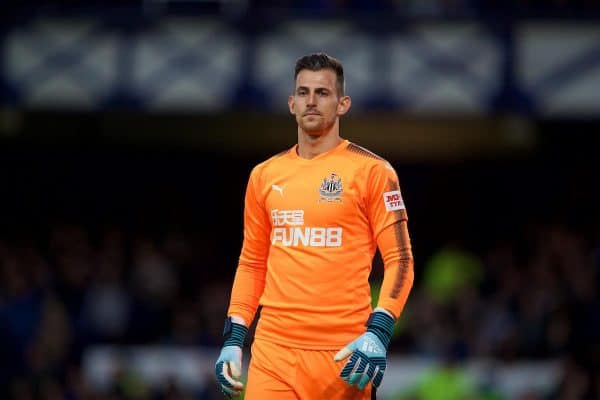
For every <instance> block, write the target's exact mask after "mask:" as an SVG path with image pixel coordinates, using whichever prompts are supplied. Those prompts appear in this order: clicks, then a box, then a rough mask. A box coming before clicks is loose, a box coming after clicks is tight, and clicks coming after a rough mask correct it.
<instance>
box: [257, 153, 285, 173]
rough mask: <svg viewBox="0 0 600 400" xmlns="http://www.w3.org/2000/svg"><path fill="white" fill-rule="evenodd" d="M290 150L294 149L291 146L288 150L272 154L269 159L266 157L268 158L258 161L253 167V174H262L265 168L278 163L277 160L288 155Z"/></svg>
mask: <svg viewBox="0 0 600 400" xmlns="http://www.w3.org/2000/svg"><path fill="white" fill-rule="evenodd" d="M290 151H292V149H291V148H290V149H287V150H284V151H281V152H279V153H277V154H275V155H274V156H271V157H269V158H268V159H266V160H264V161H262V162H260V163H258V164H257V165H256V166H254V168H253V169H252V174H253V175H257V174H261V173H262V172H263V171H264V170H265V169H268V167H270V166H272V165H274V164H277V162H278V161H280V160H281V159H282V158H283V157H285V156H286V155H288V154H289V153H290Z"/></svg>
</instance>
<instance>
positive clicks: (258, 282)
mask: <svg viewBox="0 0 600 400" xmlns="http://www.w3.org/2000/svg"><path fill="white" fill-rule="evenodd" d="M265 275H266V269H264V268H260V267H256V266H251V265H248V264H245V263H240V264H239V265H238V268H237V271H236V273H235V279H234V281H233V288H232V290H231V300H230V302H229V310H228V311H227V315H228V316H231V317H237V318H241V319H242V320H243V322H244V325H246V326H250V324H251V323H252V321H253V320H254V315H255V314H256V310H257V309H258V304H259V300H260V296H261V295H262V293H263V290H264V288H265ZM235 322H238V321H235ZM238 323H240V322H238Z"/></svg>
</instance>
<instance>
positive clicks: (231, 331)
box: [223, 317, 248, 347]
mask: <svg viewBox="0 0 600 400" xmlns="http://www.w3.org/2000/svg"><path fill="white" fill-rule="evenodd" d="M247 333H248V328H246V327H245V326H244V325H242V324H236V323H235V322H231V317H230V318H227V320H226V321H225V327H224V328H223V337H224V338H225V342H224V343H223V347H225V346H239V347H244V339H246V334H247Z"/></svg>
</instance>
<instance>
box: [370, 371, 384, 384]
mask: <svg viewBox="0 0 600 400" xmlns="http://www.w3.org/2000/svg"><path fill="white" fill-rule="evenodd" d="M377 368H378V370H377V371H376V372H375V373H374V375H373V386H375V387H379V385H381V381H382V380H383V373H384V372H385V368H383V369H381V368H379V367H377Z"/></svg>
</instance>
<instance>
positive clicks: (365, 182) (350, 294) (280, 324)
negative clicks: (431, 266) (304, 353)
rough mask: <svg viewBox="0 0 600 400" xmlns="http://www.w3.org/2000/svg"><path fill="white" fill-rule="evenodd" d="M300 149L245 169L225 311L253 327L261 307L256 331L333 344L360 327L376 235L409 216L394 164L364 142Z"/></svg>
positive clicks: (287, 340)
mask: <svg viewBox="0 0 600 400" xmlns="http://www.w3.org/2000/svg"><path fill="white" fill-rule="evenodd" d="M296 148H297V145H296V146H294V147H292V148H291V149H289V150H287V151H285V152H283V153H280V154H278V155H276V156H274V157H272V158H270V159H269V160H267V161H265V162H263V163H261V164H259V165H257V166H256V167H255V168H254V169H253V170H252V173H251V174H250V178H249V181H248V186H247V189H246V197H245V208H244V243H243V247H242V251H241V255H240V260H239V265H238V269H237V272H236V278H235V280H234V284H233V289H232V294H231V302H230V306H229V310H228V315H239V316H241V317H242V318H244V320H245V321H246V322H247V323H248V324H250V322H251V321H252V320H253V318H254V314H255V312H256V310H257V307H258V304H260V305H262V309H261V314H260V319H259V322H258V325H257V327H256V332H255V337H256V338H260V339H264V340H268V341H272V342H275V343H279V344H282V345H286V346H290V347H297V348H304V349H314V350H330V349H339V348H340V347H341V346H344V345H346V344H347V343H348V342H350V341H351V340H353V339H355V338H356V336H358V335H360V334H361V333H363V332H364V330H365V329H366V328H365V326H364V323H365V322H366V320H367V318H368V316H369V314H370V312H371V311H372V309H371V292H370V287H369V282H368V278H369V274H370V272H371V266H372V261H373V256H374V254H375V251H376V248H377V238H378V236H379V235H380V233H381V232H382V231H384V230H385V229H386V228H387V227H390V226H391V225H393V224H395V223H396V222H398V221H402V220H405V219H406V218H407V217H406V212H405V208H404V202H403V200H402V195H401V193H400V187H399V184H398V178H397V176H396V173H395V171H394V169H393V168H392V167H391V166H390V164H389V163H388V162H386V161H385V160H383V159H382V158H380V157H378V156H376V155H375V154H373V153H371V152H369V151H367V150H365V149H364V148H362V147H360V146H358V145H356V144H354V143H351V142H349V141H347V140H343V141H342V142H341V143H340V144H339V145H338V146H336V147H335V148H333V149H331V150H329V151H328V152H326V153H323V154H320V155H318V156H317V157H315V158H313V159H310V160H309V159H304V158H301V157H299V156H298V154H297V151H296ZM404 301H405V299H404ZM402 306H403V304H401V305H400V306H399V308H401V307H402ZM394 307H395V306H394ZM396 311H397V312H398V313H399V310H396ZM396 315H397V314H396Z"/></svg>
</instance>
